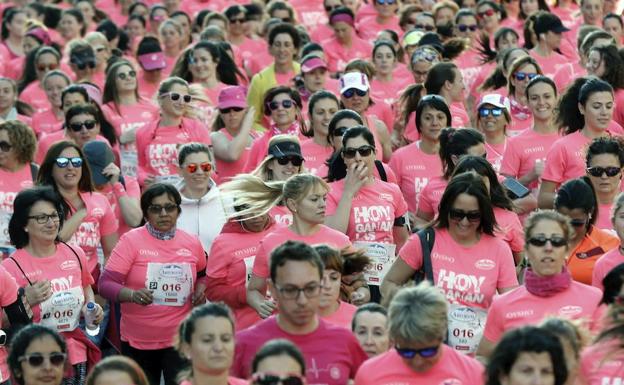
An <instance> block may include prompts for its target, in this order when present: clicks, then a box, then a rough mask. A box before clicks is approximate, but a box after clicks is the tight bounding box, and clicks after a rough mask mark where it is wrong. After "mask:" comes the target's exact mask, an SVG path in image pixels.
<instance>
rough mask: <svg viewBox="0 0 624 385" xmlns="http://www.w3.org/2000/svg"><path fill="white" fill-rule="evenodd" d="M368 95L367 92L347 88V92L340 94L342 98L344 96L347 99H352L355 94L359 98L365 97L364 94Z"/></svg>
mask: <svg viewBox="0 0 624 385" xmlns="http://www.w3.org/2000/svg"><path fill="white" fill-rule="evenodd" d="M367 93H368V91H362V90H359V89H357V88H349V89H348V90H346V91H345V92H343V93H342V96H344V97H345V98H347V99H351V98H352V97H353V95H355V94H357V96H359V97H364V96H366V94H367Z"/></svg>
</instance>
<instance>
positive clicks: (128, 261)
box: [105, 233, 135, 276]
mask: <svg viewBox="0 0 624 385" xmlns="http://www.w3.org/2000/svg"><path fill="white" fill-rule="evenodd" d="M130 234H132V233H126V234H124V235H123V236H122V237H121V239H120V240H119V242H117V245H116V246H115V248H114V249H113V251H112V252H111V255H110V257H108V262H106V266H105V269H106V270H108V271H114V272H117V273H120V274H122V275H123V276H127V275H128V273H129V272H130V270H131V269H132V265H133V264H134V260H135V248H134V246H133V245H132V238H131V237H129V235H130Z"/></svg>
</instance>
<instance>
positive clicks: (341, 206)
mask: <svg viewBox="0 0 624 385" xmlns="http://www.w3.org/2000/svg"><path fill="white" fill-rule="evenodd" d="M367 180H368V167H366V166H364V165H363V164H362V165H358V164H357V163H353V164H352V165H351V167H350V168H349V169H348V170H347V176H346V177H345V183H344V190H343V191H342V196H341V197H340V201H339V202H338V206H337V207H336V211H335V212H334V215H331V216H327V217H326V218H325V225H327V226H329V227H331V228H332V229H335V230H338V231H340V232H342V233H346V232H347V228H348V227H349V216H350V215H351V202H352V201H353V197H354V196H355V194H357V192H358V191H360V188H361V187H362V186H363V185H364V183H365V182H366V181H367Z"/></svg>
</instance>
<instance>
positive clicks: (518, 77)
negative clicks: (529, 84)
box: [514, 72, 539, 81]
mask: <svg viewBox="0 0 624 385" xmlns="http://www.w3.org/2000/svg"><path fill="white" fill-rule="evenodd" d="M538 75H539V74H528V73H526V72H516V73H515V74H514V77H515V78H516V80H518V81H522V80H524V79H526V78H527V77H528V78H529V80H533V78H535V77H536V76H538Z"/></svg>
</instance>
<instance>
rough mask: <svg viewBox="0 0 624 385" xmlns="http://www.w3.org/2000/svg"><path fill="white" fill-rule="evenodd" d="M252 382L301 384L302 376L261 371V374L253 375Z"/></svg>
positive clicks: (260, 384)
mask: <svg viewBox="0 0 624 385" xmlns="http://www.w3.org/2000/svg"><path fill="white" fill-rule="evenodd" d="M252 383H253V384H254V385H278V384H281V385H303V378H301V377H299V376H295V375H291V376H288V377H280V376H276V375H273V374H265V373H262V374H261V375H254V376H253V382H252Z"/></svg>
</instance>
